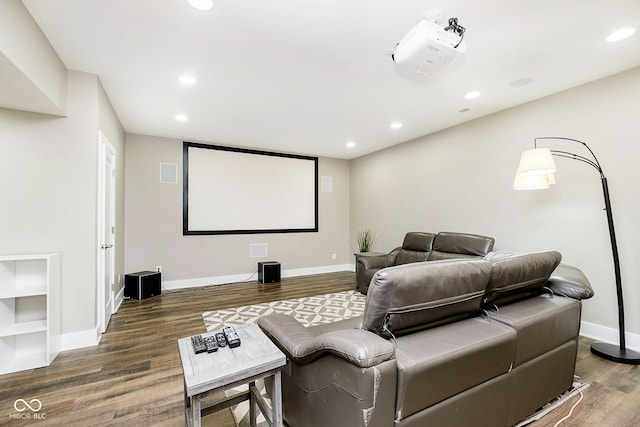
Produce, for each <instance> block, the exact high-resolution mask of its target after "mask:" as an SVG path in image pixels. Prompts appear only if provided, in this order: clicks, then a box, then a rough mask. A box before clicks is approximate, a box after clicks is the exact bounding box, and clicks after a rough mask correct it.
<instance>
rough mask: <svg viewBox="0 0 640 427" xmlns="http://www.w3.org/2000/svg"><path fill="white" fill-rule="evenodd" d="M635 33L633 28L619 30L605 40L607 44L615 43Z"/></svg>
mask: <svg viewBox="0 0 640 427" xmlns="http://www.w3.org/2000/svg"><path fill="white" fill-rule="evenodd" d="M635 32H636V30H635V28H621V29H619V30H616V31H614V32H613V33H611V34H609V37H607V39H606V40H607V41H608V42H617V41H620V40H624V39H626V38H627V37H631V36H632V35H633V33H635Z"/></svg>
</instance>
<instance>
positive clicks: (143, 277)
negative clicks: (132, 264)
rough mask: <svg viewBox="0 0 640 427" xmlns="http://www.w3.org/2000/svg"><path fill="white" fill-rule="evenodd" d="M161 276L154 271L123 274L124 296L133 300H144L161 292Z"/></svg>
mask: <svg viewBox="0 0 640 427" xmlns="http://www.w3.org/2000/svg"><path fill="white" fill-rule="evenodd" d="M161 283H162V280H161V275H160V273H159V272H156V271H139V272H137V273H131V274H125V276H124V296H125V297H129V298H134V299H145V298H150V297H153V296H156V295H160V292H161Z"/></svg>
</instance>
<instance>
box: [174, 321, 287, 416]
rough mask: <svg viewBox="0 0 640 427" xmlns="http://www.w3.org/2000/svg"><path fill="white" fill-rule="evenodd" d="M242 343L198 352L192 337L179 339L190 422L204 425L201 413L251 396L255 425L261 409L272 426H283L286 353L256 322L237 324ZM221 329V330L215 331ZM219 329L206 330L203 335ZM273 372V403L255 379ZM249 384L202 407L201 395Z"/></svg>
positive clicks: (187, 412) (209, 411)
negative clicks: (216, 349)
mask: <svg viewBox="0 0 640 427" xmlns="http://www.w3.org/2000/svg"><path fill="white" fill-rule="evenodd" d="M234 328H235V330H236V332H237V333H238V336H239V337H240V341H241V345H240V346H239V347H236V348H229V347H228V346H227V347H223V348H220V349H219V350H218V351H217V352H214V353H206V352H205V353H199V354H195V352H194V350H193V345H192V344H191V337H186V338H181V339H179V340H178V348H179V349H180V359H181V361H182V372H183V374H184V405H185V421H186V425H188V426H189V425H190V426H193V427H200V425H201V417H203V416H206V415H207V414H209V413H211V412H215V411H218V410H220V409H223V408H226V407H229V406H232V405H236V404H238V403H240V402H242V401H243V400H247V399H248V400H249V402H250V403H249V407H250V418H251V426H255V425H256V419H257V416H258V409H260V410H261V411H262V413H263V414H264V417H265V419H266V420H267V423H268V424H269V425H270V426H277V427H281V426H282V388H281V384H280V368H281V367H282V366H284V365H285V364H286V362H287V361H286V357H285V355H284V353H282V352H281V351H280V350H279V349H278V347H276V346H275V344H273V342H271V340H270V339H269V338H268V337H267V336H266V335H265V334H264V333H263V332H262V331H261V330H260V328H259V327H258V326H257V325H255V324H245V325H241V326H234ZM215 332H219V331H215ZM215 332H208V333H204V334H202V336H203V337H206V336H210V335H215ZM269 376H273V385H272V386H271V390H270V391H271V407H269V405H268V403H267V402H266V401H265V399H264V397H263V396H262V394H261V393H260V391H259V390H258V389H257V388H256V386H255V381H256V380H258V379H261V378H266V377H269ZM242 384H249V390H248V391H246V392H244V393H236V394H235V395H233V396H230V397H226V398H223V399H221V400H218V401H217V402H215V403H214V404H213V405H211V406H209V407H207V408H201V405H200V399H201V398H202V397H204V396H205V395H206V394H208V393H210V392H212V391H221V392H222V395H225V393H224V392H225V391H227V390H229V389H232V388H234V387H237V386H238V385H242Z"/></svg>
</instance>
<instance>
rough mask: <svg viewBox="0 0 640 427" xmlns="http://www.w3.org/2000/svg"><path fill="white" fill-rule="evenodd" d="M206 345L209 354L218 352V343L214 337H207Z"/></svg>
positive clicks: (205, 339)
mask: <svg viewBox="0 0 640 427" xmlns="http://www.w3.org/2000/svg"><path fill="white" fill-rule="evenodd" d="M204 345H205V347H207V353H213V352H214V351H218V343H217V342H216V339H215V338H214V337H205V338H204Z"/></svg>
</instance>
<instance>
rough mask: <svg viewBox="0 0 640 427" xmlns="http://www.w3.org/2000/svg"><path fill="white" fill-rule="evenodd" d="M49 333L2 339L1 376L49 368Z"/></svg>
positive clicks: (0, 349)
mask: <svg viewBox="0 0 640 427" xmlns="http://www.w3.org/2000/svg"><path fill="white" fill-rule="evenodd" d="M46 348H47V333H46V331H42V332H33V333H29V334H24V335H16V336H8V337H1V338H0V375H2V374H8V373H11V372H18V371H23V370H26V369H34V368H38V367H40V366H47V365H48V364H49V362H50V361H49V360H47V352H46Z"/></svg>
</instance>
